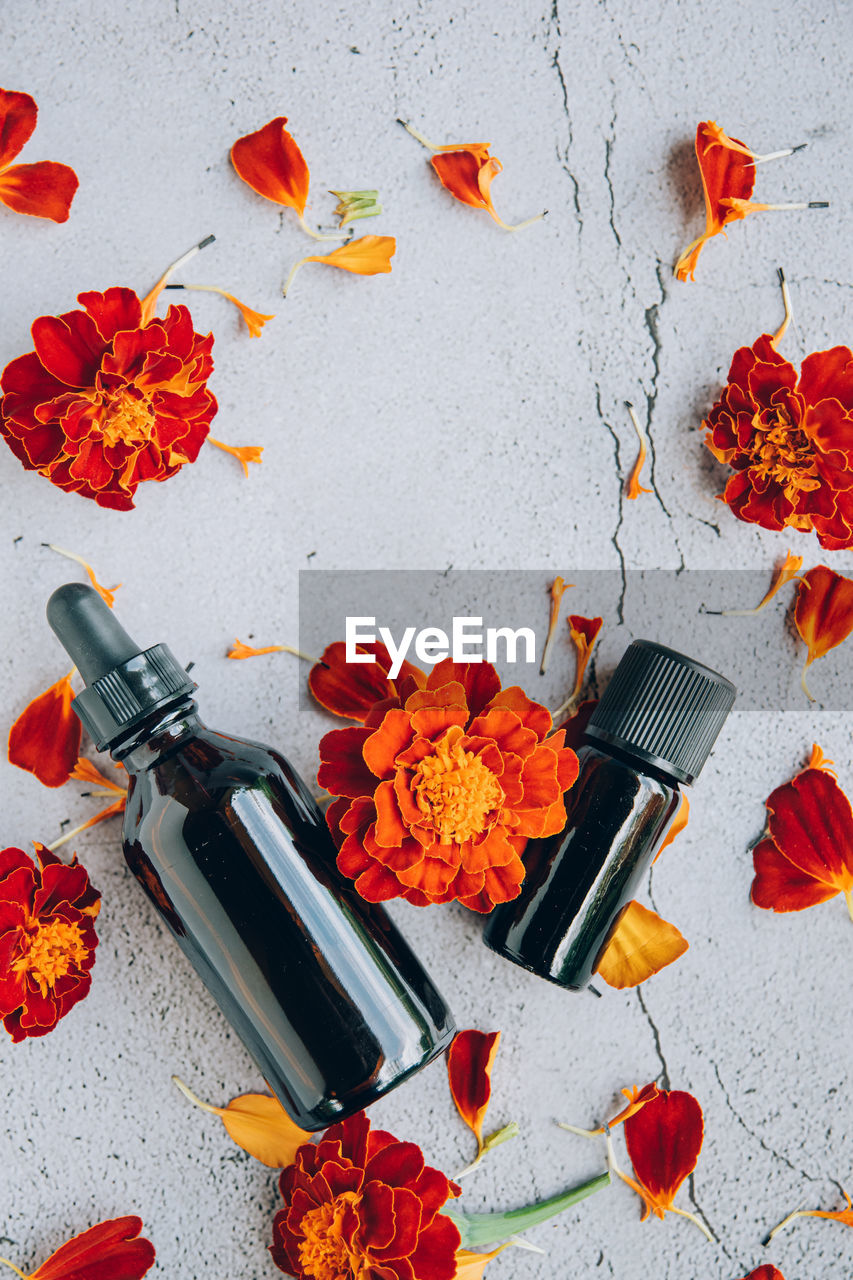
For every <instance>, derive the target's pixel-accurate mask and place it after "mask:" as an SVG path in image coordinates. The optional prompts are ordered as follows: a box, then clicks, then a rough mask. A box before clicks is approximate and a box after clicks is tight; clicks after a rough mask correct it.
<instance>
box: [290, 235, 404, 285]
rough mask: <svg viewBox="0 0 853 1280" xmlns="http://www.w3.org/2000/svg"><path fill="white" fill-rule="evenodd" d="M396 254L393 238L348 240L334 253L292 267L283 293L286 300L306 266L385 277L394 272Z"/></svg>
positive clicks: (373, 237)
mask: <svg viewBox="0 0 853 1280" xmlns="http://www.w3.org/2000/svg"><path fill="white" fill-rule="evenodd" d="M396 251H397V241H396V240H395V239H394V237H393V236H360V237H359V238H358V239H357V240H348V241H347V243H346V244H342V245H341V246H340V248H338V249H333V250H332V252H331V253H325V254H324V253H313V254H309V255H308V256H307V257H306V258H300V259H299V261H298V262H296V263H294V265H293V266H292V267H291V269H290V275H289V276H288V277H287V281H286V283H285V286H284V289H283V293H284V295H285V297H286V296H287V291H288V289H289V288H290V285H291V283H292V281H293V277H294V276H295V275H296V273H297V271H298V270H299V268H300V267H302V266H304V265H305V263H306V262H322V263H325V265H326V266H327V267H338V268H339V269H340V270H341V271H351V272H353V273H354V274H355V275H359V276H375V275H384V274H387V273H388V272H389V271H390V270H391V259H392V258H393V256H394V254H395V253H396Z"/></svg>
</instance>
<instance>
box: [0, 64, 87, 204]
mask: <svg viewBox="0 0 853 1280" xmlns="http://www.w3.org/2000/svg"><path fill="white" fill-rule="evenodd" d="M37 118H38V107H37V106H36V104H35V102H34V100H33V99H32V98H31V97H30V95H29V94H28V93H16V92H14V91H13V90H10V89H0V202H2V203H3V204H5V205H6V206H7V208H9V209H14V210H15V212H16V213H29V214H32V215H33V216H34V217H36V218H50V219H51V221H52V222H67V221H68V214H69V212H70V210H71V201H72V200H73V199H74V196H75V194H76V191H77V188H78V186H79V185H80V184H79V182H78V180H77V174H76V173H75V172H74V170H73V169H71V168H69V166H68V165H67V164H57V163H56V162H55V161H53V160H40V161H39V162H38V164H14V165H13V164H12V161H13V160H14V159H15V157H16V156H17V154H18V152H19V151H21V150H22V148H23V147H24V145H25V144H26V143H27V142H28V141H29V139H30V137H31V136H32V133H33V130H34V129H35V127H36V120H37Z"/></svg>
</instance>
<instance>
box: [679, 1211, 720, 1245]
mask: <svg viewBox="0 0 853 1280" xmlns="http://www.w3.org/2000/svg"><path fill="white" fill-rule="evenodd" d="M669 1211H670V1213H677V1214H678V1215H679V1217H681V1218H689V1220H690V1221H691V1222H695V1224H696V1226H697V1227H698V1228H699V1230H700V1231H701V1232H702V1235H703V1236H704V1237H705V1239H706V1240H710V1241H711V1244H713V1243H714V1237H713V1235H712V1234H711V1232H710V1231H709V1229H708V1227H706V1226H705V1223H704V1222H703V1221H702V1219H701V1218H697V1216H696V1214H695V1213H688V1211H687V1210H686V1209H676V1207H675V1205H674V1204H672V1205H670V1206H669Z"/></svg>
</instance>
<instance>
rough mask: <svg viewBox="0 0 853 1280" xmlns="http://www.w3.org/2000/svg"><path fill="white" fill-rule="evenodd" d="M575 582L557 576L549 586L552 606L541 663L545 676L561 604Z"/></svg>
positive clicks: (540, 666)
mask: <svg viewBox="0 0 853 1280" xmlns="http://www.w3.org/2000/svg"><path fill="white" fill-rule="evenodd" d="M572 586H573V584H572V583H571V582H565V581H564V580H563V579H562V578H560V577H557V578H555V579H554V581H553V582H552V583H551V585H550V587H549V588H548V592H549V594H550V596H551V606H550V611H549V614H548V634H547V635H546V636H545V644H544V645H543V646H542V661H541V662H540V663H539V674H540V675H541V676H544V674H545V671H546V668H547V665H548V655H549V653H550V652H551V645H552V644H553V643H554V636H555V634H556V631H557V623H558V622H559V620H560V605H561V604H562V600H563V596H564V595H565V593H566V592H567V591H570V590H571V588H572Z"/></svg>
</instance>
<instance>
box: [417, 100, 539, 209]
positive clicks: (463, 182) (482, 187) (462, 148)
mask: <svg viewBox="0 0 853 1280" xmlns="http://www.w3.org/2000/svg"><path fill="white" fill-rule="evenodd" d="M399 123H400V124H401V125H402V126H403V128H404V129H405V130H406V132H407V133H410V134H411V135H412V137H413V138H416V139H417V140H418V142H420V144H421V145H422V146H424V147H426V148H427V150H428V151H431V152H432V153H433V154H432V156H431V158H430V164H431V165H432V167H433V169H434V170H435V172H436V174H437V175H438V179H439V181H440V182H441V185H442V186H443V187H444V188H445V189H446V190H447V191H449V192H450V194H451V195H452V196H453V197H454V198H455V199H456V200H459V201H460V203H462V204H467V205H470V206H471V207H472V208H474V209H485V210H486V212H487V213H488V214H490V215H491V217H492V218H493V219H494V220H495V222H496V223H497V224H498V226H499V227H503V229H504V231H522V230H523V229H524V228H525V227H529V226H531V225H532V224H533V223H534V222H541V221H542V219H543V218H544V217H545V213H537V214H536V215H535V217H533V218H526V219H525V220H524V222H517V223H515V224H514V225H511V224H509V223H507V222H504V220H503V218H501V217H500V216H499V215H498V212H497V210H496V209H495V206H494V205H493V203H492V194H491V187H492V182H493V181H494V179H495V178H496V177H497V176H498V174H499V173H501V172H502V171H503V165H502V164H501V162H500V160H498V159H497V157H496V156H492V155H489V149H490V147H491V143H489V142H465V143H461V142H460V143H449V144H447V145H445V146H436V145H435V143H432V142H429V141H428V140H427V139H426V138H425V137H424V136H423V134H422V133H419V132H418V131H417V129H414V128H413V127H412V126H411V125H410V124H407V123H406V122H405V120H400V121H399ZM545 212H547V210H546V211H545Z"/></svg>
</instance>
